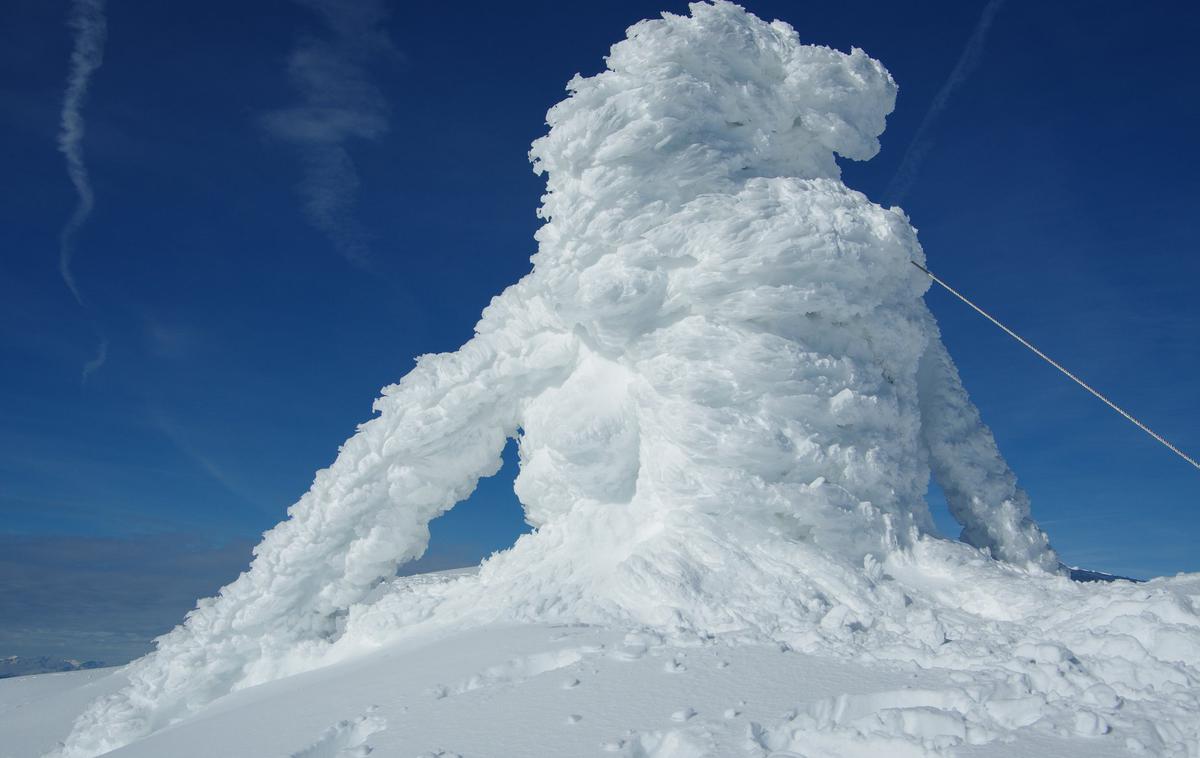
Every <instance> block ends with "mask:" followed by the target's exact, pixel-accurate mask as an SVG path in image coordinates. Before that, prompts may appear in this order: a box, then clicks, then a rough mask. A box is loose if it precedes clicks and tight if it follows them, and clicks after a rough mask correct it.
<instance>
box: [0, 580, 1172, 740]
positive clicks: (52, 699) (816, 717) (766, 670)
mask: <svg viewBox="0 0 1200 758" xmlns="http://www.w3.org/2000/svg"><path fill="white" fill-rule="evenodd" d="M465 578H469V575H468V576H467V577H465ZM461 580H462V578H458V579H456V578H455V577H454V576H453V575H445V574H443V575H437V576H425V577H420V578H418V579H412V580H410V579H401V580H397V585H398V586H399V585H402V584H404V583H406V582H410V581H419V582H425V583H427V584H432V583H438V584H442V583H446V582H454V581H461ZM1122 589H1123V590H1124V593H1123V594H1126V595H1128V597H1127V598H1126V600H1125V601H1124V602H1125V603H1126V604H1127V605H1128V606H1129V607H1130V608H1135V607H1136V608H1140V609H1142V610H1148V609H1152V608H1154V607H1155V605H1154V604H1153V603H1149V604H1144V603H1139V602H1138V600H1137V595H1136V594H1132V593H1140V592H1142V588H1139V587H1137V586H1136V585H1132V584H1129V583H1124V584H1123V586H1122ZM1161 589H1162V588H1161V587H1160V588H1154V587H1153V585H1152V588H1151V589H1150V590H1149V592H1150V594H1152V595H1156V594H1159V593H1160V592H1161ZM1193 589H1195V588H1194V587H1193ZM1079 591H1080V592H1085V591H1086V590H1082V589H1081V590H1079ZM1112 594H1113V593H1111V592H1110V593H1109V595H1106V596H1105V597H1106V598H1108V599H1109V600H1111V599H1112ZM1116 594H1122V593H1116ZM1160 612H1161V608H1160ZM1064 620H1065V619H1064ZM1113 621H1114V622H1116V623H1126V624H1127V623H1129V621H1128V619H1127V620H1126V621H1124V622H1121V621H1120V620H1119V618H1114V619H1113ZM991 623H994V622H991ZM985 626H986V624H985ZM986 637H987V635H980V638H981V639H985V638H986ZM947 644H950V645H961V644H963V643H957V642H952V643H947ZM1131 644H1132V642H1131V641H1126V642H1125V646H1126V648H1128V647H1129V646H1130V645H1131ZM872 657H873V656H871V655H870V654H861V655H859V656H857V657H856V658H855V659H845V658H838V657H831V656H828V655H812V654H806V653H802V652H798V651H795V650H791V649H788V648H787V647H786V646H783V645H778V644H766V643H748V642H745V641H737V640H733V639H721V638H716V639H708V640H700V639H693V640H690V641H684V640H677V641H675V642H672V641H670V640H669V639H668V638H666V637H665V636H664V635H661V634H659V633H656V632H654V631H652V630H647V629H638V630H622V629H617V628H611V627H602V626H581V625H547V624H520V625H514V624H492V625H485V626H480V627H475V628H472V629H466V630H460V631H455V632H447V633H439V634H436V635H423V636H421V637H419V638H412V639H409V640H407V641H404V642H401V643H398V644H394V645H390V646H387V647H385V648H382V649H379V650H376V651H374V652H371V653H367V654H365V655H362V656H360V657H356V658H354V659H352V660H347V661H344V662H341V663H336V664H332V665H330V666H327V667H324V668H321V669H317V670H314V671H311V672H308V673H305V674H299V675H296V676H293V677H288V678H285V679H281V680H277V681H273V682H270V683H266V684H263V685H259V686H256V687H251V688H247V689H244V690H241V691H239V692H236V693H233V694H231V695H227V696H225V697H224V698H221V699H219V700H217V701H216V702H215V703H213V704H212V705H210V706H209V707H207V708H205V709H203V710H201V711H199V712H197V713H195V714H193V715H191V716H189V717H187V718H185V719H184V720H182V721H181V722H179V723H177V724H175V725H174V726H171V727H169V728H167V729H164V730H161V731H159V732H157V733H155V734H154V735H151V736H150V737H148V738H146V739H144V740H141V741H139V742H136V743H134V744H131V745H129V746H127V747H125V748H122V749H120V750H118V751H116V752H115V753H113V754H112V755H113V756H121V758H161V757H162V756H172V758H210V757H211V756H215V755H220V756H226V757H227V758H243V757H244V758H264V757H266V756H279V757H280V758H284V757H288V756H290V757H292V758H333V757H334V756H355V755H357V756H362V755H366V754H367V752H368V751H370V755H372V756H405V757H406V758H411V757H413V756H421V757H422V758H430V757H437V756H441V757H442V758H451V756H455V755H458V756H463V757H464V758H479V757H483V756H587V755H596V756H601V755H610V754H611V755H620V756H630V757H645V756H658V757H659V758H665V757H668V756H669V757H671V758H699V757H700V756H721V757H723V758H729V757H732V756H747V758H750V757H754V758H762V757H763V756H768V755H772V756H776V757H777V758H779V757H781V756H797V755H800V756H806V757H807V758H853V757H854V756H870V757H871V758H878V756H889V757H891V756H896V757H898V758H905V757H907V756H949V755H956V756H964V757H966V756H980V757H982V756H1004V757H1006V758H1007V757H1008V756H1056V757H1057V758H1076V757H1078V758H1085V757H1086V758H1105V757H1106V756H1127V755H1167V754H1171V750H1170V748H1169V747H1167V746H1166V745H1165V744H1164V741H1163V739H1162V736H1161V735H1162V734H1169V733H1170V732H1171V729H1172V726H1171V725H1172V722H1173V719H1172V716H1171V714H1169V713H1162V714H1161V717H1160V718H1159V719H1158V720H1157V721H1158V723H1157V724H1156V725H1155V726H1149V725H1148V724H1147V722H1146V721H1145V717H1146V715H1147V714H1146V713H1144V712H1142V713H1140V714H1139V713H1138V709H1139V707H1140V706H1139V704H1138V702H1137V701H1136V700H1134V701H1130V700H1126V699H1125V696H1128V695H1129V694H1130V692H1131V690H1130V689H1129V688H1127V687H1119V689H1118V690H1110V689H1107V688H1106V687H1104V686H1102V685H1096V684H1092V685H1090V686H1082V687H1081V686H1080V685H1081V684H1082V681H1083V678H1084V675H1083V674H1082V672H1083V671H1084V670H1085V669H1086V668H1088V667H1091V666H1094V665H1095V661H1093V660H1087V659H1084V660H1082V661H1075V662H1071V661H1069V660H1063V659H1062V648H1061V646H1060V647H1054V646H1052V645H1049V646H1046V647H1043V648H1040V649H1039V648H1032V647H1031V648H1029V649H1028V650H1026V651H1024V652H1023V653H1021V654H1020V655H1019V656H1014V657H1011V658H1005V657H1003V656H998V657H994V659H993V662H992V664H991V665H990V667H987V668H981V667H980V664H982V663H983V658H984V656H977V655H975V654H974V653H972V655H971V656H970V657H971V658H973V659H976V660H973V661H972V662H971V663H970V664H969V667H968V668H966V669H954V668H944V667H936V666H935V667H928V666H918V665H914V664H912V663H907V662H883V661H879V660H872ZM1114 657H1116V656H1114ZM1118 659H1119V658H1118ZM1119 660H1123V659H1119ZM103 674H108V670H106V671H103V672H81V673H79V674H56V675H48V676H37V677H23V678H20V679H12V680H6V681H0V736H2V738H3V739H0V758H27V757H29V756H36V755H38V754H39V753H40V751H42V750H44V749H46V748H48V747H50V746H51V745H52V744H53V740H54V735H55V734H57V733H61V730H62V729H65V728H66V727H67V725H68V724H69V722H70V719H71V717H72V716H73V714H74V713H76V712H78V710H79V709H80V708H81V707H82V705H83V702H84V700H85V699H86V698H87V697H92V696H95V695H96V694H98V693H101V692H104V691H111V690H113V689H115V688H116V687H119V686H120V685H121V684H122V683H123V679H122V676H121V674H120V673H114V674H111V675H109V677H108V678H107V679H104V678H101V679H96V678H94V677H96V676H99V675H103ZM1160 674H1161V672H1157V673H1156V672H1155V671H1154V670H1153V669H1149V670H1147V671H1146V672H1145V674H1144V677H1145V678H1144V680H1143V683H1149V682H1151V681H1157V686H1158V687H1160V688H1162V689H1163V690H1164V691H1166V690H1168V689H1170V685H1169V684H1168V681H1167V680H1165V679H1163V678H1160ZM1168 679H1169V677H1168ZM1051 682H1056V683H1057V684H1056V688H1058V689H1059V690H1060V691H1061V692H1063V693H1066V692H1068V691H1070V692H1073V693H1074V694H1073V695H1072V696H1071V698H1069V700H1070V701H1071V702H1070V703H1064V702H1062V701H1061V700H1059V701H1058V702H1053V701H1051V702H1048V701H1047V698H1046V697H1044V695H1043V694H1039V687H1041V688H1043V690H1042V691H1043V692H1044V691H1045V690H1046V689H1049V688H1047V687H1046V685H1047V684H1048V683H1051ZM1118 691H1119V692H1121V693H1123V694H1118ZM1182 693H1183V688H1182V687H1180V688H1179V689H1178V690H1177V691H1176V695H1177V696H1179V695H1181V694H1182ZM22 702H24V703H26V705H24V706H23V707H22V706H21V703H22ZM1179 702H1180V703H1181V704H1182V702H1183V698H1180V700H1179ZM1194 705H1195V703H1194V701H1193V702H1192V704H1191V706H1190V707H1194ZM1193 713H1194V711H1193ZM35 715H36V717H37V718H36V719H35V718H32V717H31V716H35ZM1151 715H1156V714H1151ZM1139 719H1140V721H1139ZM1175 723H1176V728H1178V724H1179V722H1178V721H1176V722H1175ZM1184 723H1186V722H1184ZM1177 736H1178V735H1177ZM1194 745H1195V743H1192V748H1191V749H1192V750H1193V751H1194ZM1179 754H1182V755H1188V754H1189V753H1187V752H1186V749H1185V750H1184V751H1182V752H1180V753H1179ZM1191 754H1194V752H1193V753H1191Z"/></svg>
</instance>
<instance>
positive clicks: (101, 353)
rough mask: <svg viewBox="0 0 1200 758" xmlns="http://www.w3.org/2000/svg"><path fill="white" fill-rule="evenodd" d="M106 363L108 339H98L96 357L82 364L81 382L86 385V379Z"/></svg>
mask: <svg viewBox="0 0 1200 758" xmlns="http://www.w3.org/2000/svg"><path fill="white" fill-rule="evenodd" d="M107 361H108V339H107V338H105V337H101V338H100V346H99V347H98V348H97V349H96V357H95V358H92V359H91V360H90V361H88V362H87V363H85V364H83V378H82V379H81V381H82V382H83V383H84V384H86V383H87V380H88V377H90V376H91V375H92V374H94V373H96V372H97V371H99V370H100V367H101V366H103V365H104V364H105V363H106V362H107Z"/></svg>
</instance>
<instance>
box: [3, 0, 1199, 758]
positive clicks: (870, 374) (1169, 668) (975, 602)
mask: <svg viewBox="0 0 1200 758" xmlns="http://www.w3.org/2000/svg"><path fill="white" fill-rule="evenodd" d="M606 63H607V67H606V70H604V71H603V72H601V73H599V74H597V75H596V76H592V77H586V78H585V77H582V76H576V77H575V78H574V79H573V80H572V81H571V82H570V83H569V85H568V90H569V96H568V97H567V98H566V99H565V100H564V101H562V102H561V103H559V104H558V105H556V106H554V108H552V109H551V110H550V112H549V113H548V115H547V123H548V125H549V127H550V128H549V132H548V133H547V134H546V135H545V136H544V137H542V138H540V139H538V140H537V141H536V142H535V143H534V144H533V148H532V150H531V152H530V157H531V159H532V161H533V165H534V170H535V171H537V172H538V173H539V174H544V175H545V176H546V181H547V190H546V194H545V195H544V197H543V203H542V207H541V209H540V211H539V213H540V215H541V217H542V218H543V219H544V220H545V222H546V223H545V224H544V225H543V226H542V228H541V229H540V230H539V231H538V233H537V241H538V251H537V253H536V255H534V256H533V259H532V260H533V270H532V271H531V272H530V273H529V274H528V275H527V276H526V277H524V278H523V279H522V280H521V281H519V282H518V283H516V284H515V285H513V286H511V287H509V288H508V289H507V290H505V291H504V292H503V293H502V294H501V295H499V296H498V297H496V298H494V299H493V301H492V303H491V304H490V305H489V306H488V307H487V309H486V310H485V311H484V313H483V316H482V318H481V319H480V321H479V323H478V325H477V326H476V335H475V337H474V338H473V339H471V340H470V341H469V342H468V343H467V344H466V345H464V346H462V347H461V348H460V349H459V350H457V351H456V352H453V353H443V354H438V355H427V356H423V357H422V358H420V359H419V361H418V363H417V366H416V368H415V369H413V371H412V372H411V373H409V374H408V375H407V376H405V377H404V378H403V379H402V380H401V381H400V382H399V383H398V384H395V385H393V386H390V387H387V388H385V389H384V391H383V395H382V397H381V398H380V399H379V400H378V401H376V405H375V410H376V412H377V415H376V416H375V417H374V418H372V419H371V420H370V421H368V422H366V423H364V424H363V425H361V426H360V427H359V429H358V431H357V433H356V434H355V435H354V436H353V437H351V438H350V439H349V440H348V441H347V442H346V443H345V444H344V445H343V446H342V448H341V450H340V452H339V455H338V457H337V459H336V460H335V461H334V463H333V464H332V465H331V466H330V467H329V468H328V469H325V470H322V471H320V472H318V474H317V476H316V480H315V481H314V483H313V486H312V488H311V489H310V490H309V492H308V493H307V494H305V495H304V496H303V497H302V498H301V499H300V500H299V502H297V503H296V504H295V505H294V506H292V508H291V509H290V511H289V518H288V519H287V520H286V521H284V522H283V523H281V524H280V525H278V526H277V527H275V528H274V529H272V530H271V531H270V532H268V533H267V534H266V535H265V537H264V539H263V541H262V543H261V544H260V545H259V546H258V547H257V548H256V550H255V558H254V561H253V563H252V564H251V566H250V569H249V570H248V571H246V572H245V573H244V574H242V576H241V577H239V578H238V580H237V581H235V582H233V583H232V584H230V585H229V586H227V587H225V588H224V589H223V590H222V591H221V592H220V594H219V595H218V596H217V597H215V598H209V599H206V600H202V601H200V603H199V604H198V607H197V608H196V610H194V611H193V612H192V613H190V614H189V615H188V617H187V619H186V620H185V621H184V623H183V624H181V625H180V626H179V627H177V628H176V629H175V630H174V631H172V632H170V633H169V634H167V635H165V636H163V637H162V638H160V639H159V641H158V647H157V650H156V651H155V652H154V653H152V654H150V655H148V656H146V657H145V658H142V659H140V660H138V661H135V662H134V663H132V664H130V665H129V666H128V667H126V668H125V669H123V670H122V671H120V672H119V673H115V674H112V675H111V676H108V677H106V678H104V679H103V680H102V681H103V682H104V685H103V687H102V689H103V692H95V694H97V695H100V697H99V698H98V699H96V700H95V701H94V702H92V703H91V704H90V705H88V706H87V707H86V708H84V707H83V706H82V703H80V702H77V700H78V697H79V695H78V693H79V691H81V689H86V687H96V686H98V683H97V682H95V681H94V680H92V679H90V678H88V679H83V678H78V677H77V678H76V679H70V680H63V681H64V682H66V681H70V682H86V683H87V684H86V685H85V686H84V687H75V686H73V685H72V686H64V687H63V688H62V690H61V691H56V692H57V694H55V695H53V696H50V695H47V696H46V697H45V698H43V699H42V700H40V701H38V703H33V704H31V705H24V706H21V707H20V708H17V707H16V706H13V705H12V704H13V703H17V702H22V701H21V700H20V698H21V696H20V694H19V692H18V690H17V689H15V688H16V687H19V686H22V685H20V680H11V682H10V681H5V682H0V726H3V727H4V729H3V731H0V734H4V733H12V734H18V733H19V734H20V735H23V736H22V737H21V739H20V740H13V741H11V742H8V741H5V742H6V744H5V745H3V746H0V756H2V755H5V754H6V753H5V752H4V751H6V750H7V751H8V753H10V754H12V755H14V756H16V755H22V756H24V755H37V754H40V753H41V752H42V751H48V750H52V751H53V754H54V755H57V756H62V757H64V758H85V757H90V756H95V755H99V754H102V753H106V752H108V751H113V750H116V751H118V752H117V754H118V755H122V756H139V755H177V756H184V755H213V754H221V755H231V756H233V755H247V756H249V755H266V754H291V755H294V756H307V757H308V758H316V757H318V756H335V755H365V754H366V751H370V750H372V749H377V750H378V751H379V754H380V755H410V754H415V753H416V752H418V751H420V750H425V751H426V753H425V754H427V755H434V756H446V757H448V756H451V755H455V754H461V755H463V756H470V755H476V756H482V755H584V754H593V753H597V752H601V751H605V750H607V751H611V752H615V753H619V754H623V755H628V756H659V757H662V758H665V757H667V756H674V757H677V758H684V757H698V756H727V755H748V756H766V755H769V754H770V755H803V756H809V757H810V758H811V757H813V756H854V755H894V756H910V755H911V756H927V755H1012V754H1024V755H1084V754H1086V755H1088V756H1096V755H1121V754H1129V753H1146V754H1152V755H1177V756H1200V686H1198V684H1200V613H1198V612H1197V611H1198V605H1200V576H1197V575H1186V576H1185V575H1181V576H1178V577H1175V578H1169V579H1156V580H1153V581H1151V582H1147V583H1144V584H1135V583H1132V582H1126V581H1115V582H1110V583H1088V584H1080V583H1076V582H1072V581H1071V580H1070V579H1069V578H1068V576H1066V573H1065V570H1064V569H1063V568H1062V567H1061V565H1060V563H1059V561H1058V558H1057V556H1056V555H1055V553H1054V551H1053V550H1052V548H1051V547H1050V544H1049V541H1048V539H1047V537H1046V535H1045V534H1044V533H1043V532H1042V530H1041V529H1040V528H1039V527H1038V526H1037V525H1036V523H1035V522H1034V521H1033V520H1032V517H1031V513H1030V503H1029V499H1028V497H1027V496H1026V495H1025V493H1024V492H1023V491H1022V490H1021V489H1020V488H1019V487H1018V486H1017V482H1016V477H1015V476H1014V475H1013V473H1012V471H1011V470H1010V469H1009V467H1008V465H1007V464H1006V463H1005V461H1004V459H1003V457H1002V456H1001V454H1000V452H999V450H998V449H997V447H996V444H995V441H994V440H993V438H992V435H991V433H990V432H989V431H988V429H987V427H986V426H984V424H983V422H982V421H981V419H980V417H979V413H978V411H977V410H976V409H975V407H974V406H973V405H972V403H971V401H970V399H969V397H968V395H967V393H966V391H965V390H964V388H963V386H962V383H961V381H960V379H959V376H958V373H957V371H956V369H955V367H954V363H953V361H952V360H951V358H950V356H949V354H948V353H947V352H946V349H945V347H944V346H943V344H942V342H941V339H940V336H939V333H938V328H937V325H936V324H935V322H934V319H933V316H932V315H931V314H930V312H929V310H928V309H927V307H926V306H925V303H924V301H923V295H924V292H925V291H926V289H927V287H928V279H927V278H926V277H924V276H923V275H922V274H921V273H920V271H918V270H917V269H916V268H915V267H914V266H912V265H911V264H910V261H916V262H918V263H922V264H923V263H924V262H925V257H924V253H923V252H922V250H921V247H920V245H919V243H918V241H917V234H916V231H915V229H914V228H913V227H912V226H911V224H910V223H909V220H908V218H907V217H906V216H905V214H904V213H903V211H902V210H900V209H899V208H883V207H880V206H879V205H876V204H875V203H872V202H871V201H870V199H868V198H867V197H866V196H864V195H863V194H861V193H859V192H856V191H854V190H851V189H850V188H848V187H847V186H846V185H845V184H843V183H842V181H841V179H840V172H839V169H838V164H837V156H840V157H842V158H845V159H852V160H866V159H869V158H871V157H872V156H873V155H874V154H875V153H876V152H877V151H878V149H879V143H878V141H877V138H878V136H879V134H880V133H881V132H882V131H883V128H884V124H885V117H886V116H887V114H888V113H890V111H891V110H892V106H893V102H894V99H895V96H896V85H895V83H894V82H893V80H892V78H891V76H890V75H889V74H888V72H887V71H886V70H885V69H884V67H883V66H882V65H881V64H880V63H879V62H878V61H875V60H873V59H872V58H870V57H869V56H868V55H867V54H866V53H864V52H863V51H861V50H857V49H855V50H853V51H851V52H850V53H843V52H839V51H836V50H831V49H829V48H825V47H816V46H811V45H804V44H801V42H800V40H799V37H798V35H797V33H796V31H795V30H793V29H792V27H790V26H789V25H787V24H786V23H783V22H780V21H775V22H772V23H766V22H764V21H762V20H760V19H758V18H757V17H755V16H753V15H751V14H749V13H747V12H746V11H744V10H743V9H741V8H739V7H738V6H735V5H732V4H730V3H726V2H716V3H713V4H707V3H698V4H695V5H693V6H692V7H691V13H690V15H688V16H675V15H665V16H664V17H663V18H662V19H658V20H653V21H644V22H642V23H639V24H637V25H635V26H633V27H631V28H630V29H629V32H628V37H627V38H626V39H625V40H624V41H622V42H620V43H618V44H617V45H615V46H614V47H613V48H612V51H611V53H610V55H609V56H608V58H607V59H606ZM512 438H515V439H517V440H518V442H519V449H520V458H521V470H520V475H519V476H518V477H517V480H516V483H515V488H516V492H517V495H518V496H519V498H520V500H521V503H522V505H523V507H524V509H525V514H526V518H527V520H528V521H529V523H530V524H531V525H532V526H534V527H535V530H534V531H533V532H532V533H531V534H528V535H525V536H523V537H521V538H520V539H519V540H518V541H517V543H516V544H515V545H513V547H512V548H510V549H509V550H506V551H503V552H501V553H498V554H496V555H494V556H492V557H491V558H490V559H488V560H487V561H485V562H484V563H483V565H482V566H481V567H480V568H479V570H478V571H472V572H461V573H458V574H451V575H430V576H423V577H415V578H404V579H397V578H395V575H396V570H397V567H398V566H399V565H401V564H403V563H405V562H408V561H411V560H413V559H415V558H417V557H419V556H420V555H421V554H422V552H423V551H424V550H425V548H426V545H427V543H428V539H429V530H428V524H429V522H430V520H432V519H434V518H436V517H437V516H438V515H440V514H441V513H444V512H445V511H446V510H448V509H449V508H451V507H453V506H454V504H455V503H457V502H459V501H461V500H463V499H465V498H466V497H468V496H469V495H470V493H471V492H472V490H473V489H474V488H475V486H476V484H477V482H478V481H479V479H480V478H481V477H485V476H490V475H492V474H494V473H496V472H497V471H498V470H499V468H500V464H501V452H502V450H503V448H504V445H505V444H506V442H507V440H509V439H512ZM931 474H932V476H933V477H934V478H935V479H936V481H937V482H938V483H939V484H940V485H941V487H942V489H943V490H944V491H945V493H946V497H947V500H948V502H949V504H950V508H951V512H952V514H953V516H954V517H955V518H956V519H957V520H958V521H959V522H960V523H961V525H962V527H963V531H962V536H961V541H953V540H948V539H944V538H942V537H940V536H939V535H937V534H936V532H935V530H934V528H933V525H932V519H931V517H930V514H929V509H928V506H927V505H926V503H925V499H924V497H925V492H926V489H927V488H928V485H929V481H930V477H931ZM568 641H569V644H568ZM68 676H75V675H68ZM14 683H15V684H14ZM499 692H503V693H506V694H505V695H504V698H505V701H504V702H506V703H507V705H506V706H503V707H501V706H500V705H499V700H497V698H498V697H499V696H498V695H497V693H499ZM14 693H17V694H14ZM63 698H65V700H64V699H63ZM71 698H76V699H75V700H72V699H71ZM64 703H69V704H70V705H64ZM14 708H16V710H14ZM39 708H44V709H45V710H44V711H43V715H45V714H57V715H56V716H54V718H50V717H49V716H46V718H49V720H50V721H53V722H54V724H55V725H57V726H59V727H60V728H61V731H60V732H58V733H55V734H50V733H49V732H48V731H47V730H48V729H49V727H46V728H38V729H34V730H32V731H30V730H28V729H27V730H25V731H21V730H20V729H16V731H12V730H13V729H14V728H15V727H14V724H16V723H17V722H18V721H20V719H18V718H17V717H16V716H14V715H13V714H17V713H20V712H24V713H26V714H28V713H29V712H31V709H39ZM514 709H515V710H514ZM80 711H82V712H80ZM68 713H69V715H70V716H71V717H74V716H75V715H76V714H78V716H77V718H75V720H74V725H73V726H70V725H69V724H67V723H66V721H65V720H64V718H63V714H68ZM296 714H303V716H304V720H303V721H298V720H297V719H296V718H295V716H296ZM321 716H324V717H325V718H324V721H321V718H320V717H321ZM330 716H335V717H333V718H329V717H330ZM316 722H320V723H316ZM518 728H519V729H518ZM506 735H509V736H506ZM301 738H303V739H301ZM57 740H63V742H61V743H59V744H58V745H57V746H56V745H55V744H54V743H55V742H56V741H57ZM432 742H436V744H432ZM426 743H431V744H426ZM13 745H16V747H13ZM280 751H283V752H280Z"/></svg>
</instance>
